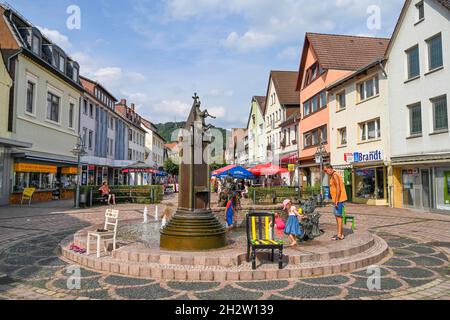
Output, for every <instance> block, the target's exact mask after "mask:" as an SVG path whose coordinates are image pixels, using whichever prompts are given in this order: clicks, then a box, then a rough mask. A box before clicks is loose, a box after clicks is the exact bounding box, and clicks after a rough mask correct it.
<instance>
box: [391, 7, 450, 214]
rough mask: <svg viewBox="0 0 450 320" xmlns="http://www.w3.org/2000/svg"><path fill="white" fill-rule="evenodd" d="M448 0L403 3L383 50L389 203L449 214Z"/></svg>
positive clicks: (449, 20) (449, 81)
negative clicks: (390, 169) (390, 181)
mask: <svg viewBox="0 0 450 320" xmlns="http://www.w3.org/2000/svg"><path fill="white" fill-rule="evenodd" d="M449 22H450V2H449V1H446V0H423V1H417V0H414V1H413V0H407V1H406V2H405V5H404V7H403V10H402V13H401V16H400V19H399V21H398V24H397V27H396V29H395V31H394V34H393V36H392V40H391V43H390V45H389V48H388V51H387V54H386V56H387V59H388V61H387V65H386V70H387V72H388V75H389V104H390V109H389V111H390V113H389V116H390V124H391V126H390V138H391V153H392V165H393V175H394V177H393V187H394V196H393V205H394V206H395V207H397V208H414V209H419V210H425V211H429V210H437V211H442V212H449V211H450V133H449V124H448V123H449V111H448V109H449V107H448V101H449V97H450V86H449V83H450V69H449V67H450V41H449V39H450V23H449Z"/></svg>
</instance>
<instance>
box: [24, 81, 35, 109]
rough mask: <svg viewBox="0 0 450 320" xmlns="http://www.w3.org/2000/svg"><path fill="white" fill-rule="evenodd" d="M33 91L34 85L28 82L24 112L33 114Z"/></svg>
mask: <svg viewBox="0 0 450 320" xmlns="http://www.w3.org/2000/svg"><path fill="white" fill-rule="evenodd" d="M34 90H35V84H34V83H33V82H31V81H28V84H27V107H26V111H27V112H28V113H34Z"/></svg>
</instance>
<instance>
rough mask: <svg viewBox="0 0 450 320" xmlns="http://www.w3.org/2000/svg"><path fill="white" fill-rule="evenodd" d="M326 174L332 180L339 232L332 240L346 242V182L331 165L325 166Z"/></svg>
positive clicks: (331, 188) (332, 196)
mask: <svg viewBox="0 0 450 320" xmlns="http://www.w3.org/2000/svg"><path fill="white" fill-rule="evenodd" d="M324 172H325V173H326V174H327V175H328V177H329V178H330V196H331V199H332V201H333V205H334V215H335V217H336V223H337V230H338V234H337V235H335V236H334V237H333V238H332V239H333V240H335V241H338V240H344V239H345V236H344V223H343V218H342V216H343V214H344V210H345V203H346V202H347V200H348V198H347V191H346V190H345V185H344V180H343V179H342V177H341V176H340V175H339V174H338V173H337V172H336V171H335V170H334V169H333V166H332V165H330V164H328V165H326V166H325V168H324Z"/></svg>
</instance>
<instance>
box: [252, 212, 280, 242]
mask: <svg viewBox="0 0 450 320" xmlns="http://www.w3.org/2000/svg"><path fill="white" fill-rule="evenodd" d="M274 231H275V214H273V213H269V212H250V213H249V214H248V215H247V241H248V242H249V243H250V242H252V241H254V240H274V239H273V235H274Z"/></svg>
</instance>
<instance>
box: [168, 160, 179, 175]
mask: <svg viewBox="0 0 450 320" xmlns="http://www.w3.org/2000/svg"><path fill="white" fill-rule="evenodd" d="M164 171H165V172H167V173H168V174H171V175H173V176H178V174H179V171H180V167H179V166H178V165H177V164H176V163H174V162H173V161H172V159H170V158H169V159H167V160H166V161H164Z"/></svg>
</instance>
